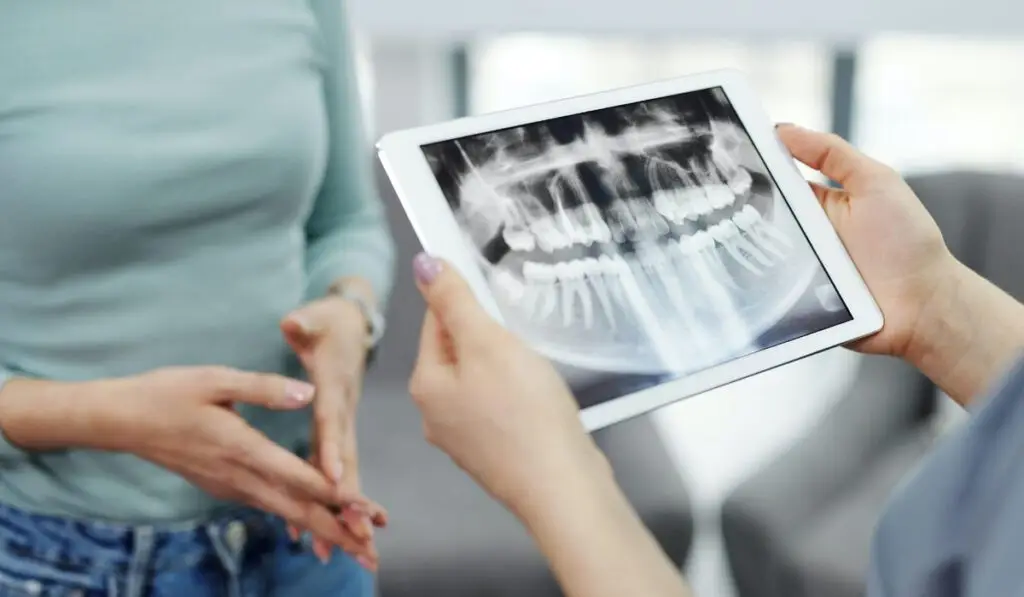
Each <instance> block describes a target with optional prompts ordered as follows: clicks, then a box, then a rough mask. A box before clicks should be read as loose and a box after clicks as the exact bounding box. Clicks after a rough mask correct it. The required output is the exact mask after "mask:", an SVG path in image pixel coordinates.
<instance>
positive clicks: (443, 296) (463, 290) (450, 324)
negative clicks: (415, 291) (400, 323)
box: [413, 253, 497, 350]
mask: <svg viewBox="0 0 1024 597" xmlns="http://www.w3.org/2000/svg"><path fill="white" fill-rule="evenodd" d="M413 270H414V272H415V274H416V282H417V285H418V286H419V289H420V292H421V293H422V294H423V298H424V300H426V302H427V309H429V310H430V312H432V313H433V314H434V317H436V318H437V322H438V323H439V324H440V326H441V328H442V329H444V331H445V332H446V333H447V334H448V335H449V337H450V338H451V341H452V344H453V346H454V348H455V349H456V350H461V349H463V348H465V347H466V346H467V345H472V344H475V343H477V342H478V341H482V340H484V339H486V338H487V336H488V334H489V333H490V332H492V331H493V330H494V328H495V327H496V326H497V322H495V321H494V319H493V318H491V316H490V315H489V314H488V313H487V312H486V311H485V310H484V308H483V306H482V305H480V302H479V301H477V299H476V296H475V295H474V294H473V291H472V289H470V287H469V284H467V283H466V280H465V279H464V278H463V277H462V276H460V275H459V274H458V272H456V271H455V269H454V268H452V267H451V265H450V264H448V263H445V262H442V261H440V260H438V259H435V258H433V257H431V256H429V255H427V254H425V253H420V254H419V255H417V256H416V259H415V260H414V261H413Z"/></svg>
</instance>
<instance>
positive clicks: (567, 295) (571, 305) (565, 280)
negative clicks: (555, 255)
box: [555, 263, 576, 327]
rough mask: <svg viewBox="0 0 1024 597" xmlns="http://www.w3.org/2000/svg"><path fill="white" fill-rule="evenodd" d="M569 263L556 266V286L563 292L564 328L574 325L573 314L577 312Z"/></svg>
mask: <svg viewBox="0 0 1024 597" xmlns="http://www.w3.org/2000/svg"><path fill="white" fill-rule="evenodd" d="M569 269H570V268H569V265H568V264H567V263H559V264H558V265H556V266H555V278H556V279H557V282H556V285H557V286H558V287H559V288H560V289H561V291H562V327H569V326H571V325H572V316H573V312H574V311H575V310H576V301H575V295H576V292H575V288H573V284H572V280H571V279H570V277H571V274H570V271H569Z"/></svg>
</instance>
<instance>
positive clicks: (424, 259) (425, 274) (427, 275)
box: [412, 253, 441, 285]
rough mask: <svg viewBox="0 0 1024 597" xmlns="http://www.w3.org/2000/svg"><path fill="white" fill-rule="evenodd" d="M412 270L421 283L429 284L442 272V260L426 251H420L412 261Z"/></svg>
mask: <svg viewBox="0 0 1024 597" xmlns="http://www.w3.org/2000/svg"><path fill="white" fill-rule="evenodd" d="M412 271H413V275H415V276H416V280H418V281H419V283H420V284H423V285H427V284H430V283H432V282H433V281H434V279H435V278H437V276H438V274H440V273H441V262H440V261H438V260H437V259H434V258H433V257H431V256H430V255H427V254H426V253H420V254H419V255H417V256H416V258H415V259H413V261H412Z"/></svg>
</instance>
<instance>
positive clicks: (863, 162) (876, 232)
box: [777, 124, 957, 356]
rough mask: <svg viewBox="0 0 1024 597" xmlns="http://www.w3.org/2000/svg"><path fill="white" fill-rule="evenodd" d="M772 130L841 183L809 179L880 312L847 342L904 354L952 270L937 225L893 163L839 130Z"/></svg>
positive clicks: (952, 263) (865, 349)
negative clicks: (867, 329)
mask: <svg viewBox="0 0 1024 597" xmlns="http://www.w3.org/2000/svg"><path fill="white" fill-rule="evenodd" d="M777 131H778V134H779V137H780V138H781V140H782V143H783V144H784V145H785V146H786V147H787V148H788V149H789V151H790V153H791V154H792V155H793V157H794V158H795V159H796V160H797V161H799V162H801V163H803V164H805V165H807V166H808V167H810V168H812V169H814V170H817V171H819V172H821V173H822V174H824V175H825V176H827V177H828V178H830V179H831V180H833V181H835V182H837V183H839V184H840V185H842V188H841V189H836V188H830V187H826V186H823V185H819V184H817V183H811V187H812V188H813V190H814V193H815V195H816V196H817V197H818V201H819V202H820V203H821V205H822V207H823V208H824V209H825V212H826V213H827V214H828V217H829V219H830V220H831V221H832V225H833V226H834V227H835V228H836V231H837V232H838V233H839V237H840V239H841V240H842V241H843V244H844V245H845V247H846V250H847V252H849V254H850V257H851V258H852V259H853V262H854V264H855V265H856V266H857V269H858V270H859V271H860V274H861V276H863V278H864V281H865V282H866V283H867V285H868V288H869V289H870V291H871V293H872V295H873V296H874V297H875V300H876V301H877V303H878V306H879V308H880V309H881V310H882V313H883V315H884V317H885V325H884V326H883V328H882V330H881V331H880V332H879V333H878V334H875V335H874V336H871V337H868V338H865V339H863V340H861V341H858V342H856V343H854V344H853V345H852V346H851V347H852V348H854V349H856V350H859V351H862V352H866V353H875V354H889V355H895V356H905V355H906V353H907V351H908V350H909V345H910V344H911V342H912V340H913V338H914V334H915V325H916V324H917V322H918V321H920V320H921V319H922V317H921V315H922V312H923V311H924V310H925V309H927V308H928V305H929V303H931V302H932V301H934V299H935V297H937V296H938V295H940V294H942V293H943V292H945V288H946V286H947V285H948V283H949V282H950V281H951V280H952V279H953V278H954V275H953V272H955V271H956V267H955V266H956V263H957V262H956V259H954V257H953V256H952V255H951V254H950V252H949V249H948V248H947V247H946V243H945V241H944V240H943V238H942V233H941V232H940V231H939V227H938V225H936V223H935V220H934V219H933V218H932V217H931V214H929V213H928V211H927V210H926V209H925V207H924V205H922V204H921V201H920V200H919V199H918V198H917V196H916V195H915V194H914V192H913V191H912V190H911V188H910V187H909V186H908V185H907V183H906V182H904V180H903V179H902V177H901V176H900V175H899V174H898V173H897V172H896V171H895V170H893V169H892V168H890V167H888V166H886V165H885V164H882V163H880V162H878V161H876V160H874V159H872V158H870V157H868V156H866V155H864V154H863V153H861V152H860V151H858V150H857V149H855V148H854V147H853V146H852V145H850V144H849V143H847V142H846V141H845V140H843V139H842V138H841V137H839V136H837V135H833V134H826V133H819V132H815V131H810V130H807V129H805V128H801V127H798V126H794V125H790V124H783V125H779V126H778V127H777Z"/></svg>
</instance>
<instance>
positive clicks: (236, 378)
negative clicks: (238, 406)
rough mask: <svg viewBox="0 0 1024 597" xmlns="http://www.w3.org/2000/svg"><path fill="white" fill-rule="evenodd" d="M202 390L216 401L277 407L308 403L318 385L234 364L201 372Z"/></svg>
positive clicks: (283, 407)
mask: <svg viewBox="0 0 1024 597" xmlns="http://www.w3.org/2000/svg"><path fill="white" fill-rule="evenodd" d="M200 376H202V379H200V380H199V383H201V384H203V385H204V388H205V389H206V390H207V391H205V392H200V393H199V394H201V395H203V396H204V397H205V398H206V399H207V400H210V401H212V402H244V403H246V404H254V405H256V406H263V407H266V408H272V409H276V410H291V409H297V408H303V407H305V406H307V405H308V404H309V403H310V402H311V401H312V399H313V394H314V393H315V392H316V389H315V388H314V387H313V386H312V385H311V384H308V383H305V382H302V381H299V380H297V379H291V378H288V377H284V376H282V375H273V374H270V373H252V372H248V371H239V370H237V369H230V368H227V367H225V368H219V367H215V368H210V369H207V370H205V372H203V373H200Z"/></svg>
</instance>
